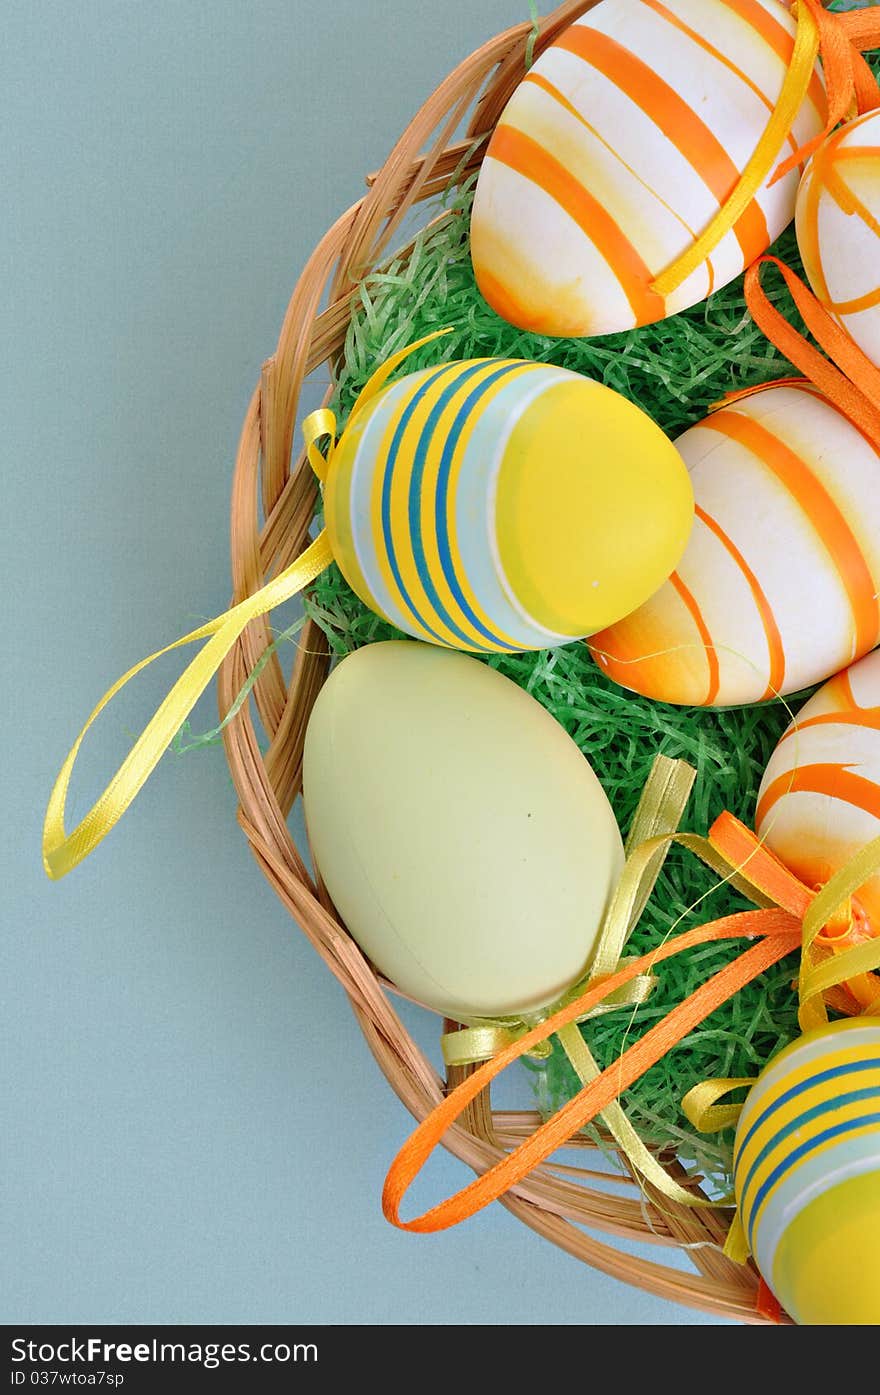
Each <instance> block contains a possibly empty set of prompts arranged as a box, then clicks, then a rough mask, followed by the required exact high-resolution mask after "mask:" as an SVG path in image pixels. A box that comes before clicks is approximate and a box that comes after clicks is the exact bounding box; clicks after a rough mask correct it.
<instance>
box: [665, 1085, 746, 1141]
mask: <svg viewBox="0 0 880 1395" xmlns="http://www.w3.org/2000/svg"><path fill="white" fill-rule="evenodd" d="M754 1083H755V1082H754V1079H753V1078H752V1077H751V1076H731V1077H730V1078H729V1079H725V1080H722V1079H719V1080H701V1081H700V1083H699V1085H695V1086H694V1087H693V1089H692V1090H688V1092H687V1094H686V1095H685V1097H684V1099H683V1100H682V1102H681V1109H682V1113H683V1114H684V1116H685V1118H686V1119H687V1120H689V1122H690V1123H691V1124H692V1125H693V1127H694V1128H695V1129H696V1130H697V1132H698V1133H720V1132H721V1130H722V1129H729V1128H733V1127H734V1125H735V1124H736V1123H737V1121H738V1119H739V1116H740V1114H741V1113H742V1102H740V1103H739V1104H719V1103H718V1100H720V1099H723V1098H724V1096H725V1095H729V1094H731V1093H732V1091H734V1090H741V1089H743V1088H748V1089H751V1087H752V1085H754Z"/></svg>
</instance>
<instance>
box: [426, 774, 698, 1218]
mask: <svg viewBox="0 0 880 1395" xmlns="http://www.w3.org/2000/svg"><path fill="white" fill-rule="evenodd" d="M695 777H696V772H695V770H694V769H693V767H692V766H690V765H688V764H687V762H686V761H681V760H669V759H668V758H667V757H666V756H658V757H657V759H656V760H655V762H654V764H653V766H652V768H651V773H650V775H649V776H648V779H647V781H646V783H645V788H644V789H643V791H642V796H641V799H640V800H639V805H638V808H637V809H636V813H635V816H634V818H633V822H632V826H631V828H630V832H629V837H628V839H627V844H626V853H627V860H626V863H625V865H624V869H623V872H622V874H621V877H620V880H619V882H618V884H617V887H616V888H615V891H614V895H613V896H612V898H611V901H610V903H609V906H608V909H607V911H606V913H605V916H604V918H603V921H602V926H601V929H600V932H599V937H598V941H597V945H596V950H595V953H594V955H593V960H592V964H591V967H590V971H589V973H588V974H587V976H586V978H584V979H582V980H581V981H580V982H578V983H577V984H575V985H574V986H573V987H572V988H570V989H568V991H567V992H566V993H564V994H563V995H562V996H561V997H560V998H559V999H558V1000H557V1001H556V1002H555V1003H553V1004H552V1005H551V1006H550V1007H547V1008H545V1009H544V1010H543V1012H542V1013H541V1014H540V1015H539V1016H533V1017H531V1018H522V1019H511V1018H502V1019H498V1020H497V1021H495V1022H491V1021H488V1020H480V1021H474V1020H472V1022H471V1024H470V1025H469V1026H467V1027H465V1028H463V1029H462V1030H460V1031H456V1032H448V1033H446V1034H445V1035H444V1037H443V1038H442V1041H441V1046H442V1050H443V1057H444V1060H445V1061H446V1064H447V1065H458V1066H462V1065H476V1064H477V1063H478V1062H479V1061H486V1060H489V1059H490V1058H491V1057H492V1056H495V1055H497V1053H498V1052H499V1051H501V1050H503V1048H504V1047H505V1046H509V1045H510V1044H511V1043H512V1042H514V1041H516V1040H518V1039H519V1038H520V1037H522V1036H525V1034H526V1032H528V1031H530V1030H531V1029H532V1028H533V1027H534V1026H535V1025H536V1024H537V1022H539V1021H542V1020H544V1019H546V1018H547V1017H550V1016H552V1014H553V1013H555V1012H558V1011H559V1010H560V1009H561V1008H563V1007H565V1006H566V1005H567V1004H568V1003H570V1002H573V1001H574V999H575V998H577V997H579V996H580V995H581V994H582V993H583V992H584V989H585V988H586V987H587V985H588V984H589V983H592V982H593V981H594V980H595V979H597V978H599V977H606V976H607V975H608V974H610V973H614V971H615V970H616V969H617V968H619V967H620V965H621V957H620V956H621V952H622V950H623V948H624V946H625V945H626V942H627V940H628V939H629V937H630V935H631V934H632V931H633V929H634V928H635V926H636V925H637V923H638V921H639V919H640V917H641V914H642V912H643V910H644V908H645V905H646V904H647V902H648V899H649V897H650V895H651V892H652V891H653V889H654V885H655V883H656V881H657V878H658V876H659V875H660V871H661V869H662V867H663V863H664V860H665V858H666V854H667V852H668V851H669V848H670V847H671V846H672V843H673V842H674V841H680V840H687V844H688V845H689V846H690V845H691V844H700V845H701V848H700V852H701V855H703V854H704V852H705V849H703V848H702V844H703V843H704V842H705V840H703V839H698V838H696V837H695V836H694V835H688V834H683V835H677V834H676V830H677V829H678V825H679V823H680V821H681V818H682V815H683V814H684V810H685V806H686V804H687V801H688V798H689V797H690V792H691V789H692V787H693V783H694V779H695ZM706 849H708V844H706ZM653 985H654V979H653V977H652V976H651V975H647V974H642V975H640V976H639V978H637V979H635V980H634V981H633V983H632V984H628V985H627V986H626V988H625V989H622V990H619V991H618V992H617V993H614V994H609V996H608V998H607V999H606V1000H605V1001H604V1002H603V1003H601V1004H600V1005H599V1007H598V1008H595V1009H593V1010H592V1011H591V1012H589V1013H587V1014H586V1016H585V1017H583V1018H579V1019H578V1021H579V1022H583V1021H586V1020H587V1018H589V1017H593V1016H595V1015H596V1014H597V1013H599V1012H608V1011H614V1010H619V1009H620V1008H621V1007H626V1006H635V1005H637V1004H639V1003H642V1002H644V1001H645V999H646V998H647V997H648V995H649V993H650V992H651V989H652V987H653ZM557 1038H558V1040H559V1043H560V1045H561V1046H562V1049H563V1050H564V1051H565V1054H566V1056H567V1057H568V1059H569V1061H570V1062H571V1065H572V1066H573V1068H574V1070H575V1072H576V1074H577V1076H578V1079H579V1080H580V1081H581V1084H583V1085H586V1084H588V1083H589V1081H591V1080H594V1079H595V1078H596V1076H597V1075H599V1074H600V1067H599V1065H598V1063H597V1061H596V1059H595V1057H594V1056H593V1054H592V1052H591V1051H590V1049H589V1047H588V1046H587V1044H586V1042H585V1041H584V1039H583V1037H582V1035H581V1033H580V1031H579V1029H578V1025H577V1023H575V1022H571V1023H569V1024H568V1025H567V1026H566V1027H563V1028H562V1029H561V1030H560V1031H559V1032H558V1033H557ZM551 1051H552V1046H551V1044H550V1042H541V1043H540V1044H539V1045H538V1047H536V1049H535V1050H534V1051H533V1052H530V1053H528V1054H530V1055H532V1056H534V1057H536V1058H538V1059H540V1058H542V1057H545V1056H548V1055H549V1054H550V1052H551ZM601 1117H602V1119H603V1121H604V1123H605V1126H606V1128H607V1129H608V1131H609V1133H610V1134H611V1136H612V1138H613V1139H614V1141H615V1143H616V1144H617V1147H618V1148H619V1150H620V1152H621V1153H622V1155H623V1156H624V1157H625V1158H626V1159H627V1161H628V1162H629V1164H630V1166H631V1167H632V1169H633V1171H634V1173H635V1174H636V1176H641V1177H644V1178H645V1179H646V1180H647V1181H648V1182H650V1183H651V1184H652V1185H653V1186H654V1187H655V1188H656V1189H657V1190H658V1191H659V1192H661V1193H662V1194H663V1195H664V1196H666V1197H668V1198H669V1200H670V1201H675V1202H678V1203H679V1205H682V1206H709V1205H711V1203H710V1202H708V1201H706V1200H705V1199H704V1198H700V1197H695V1196H694V1195H693V1193H692V1192H690V1191H688V1190H687V1189H686V1188H685V1187H681V1186H679V1184H678V1183H677V1182H674V1181H673V1180H672V1178H671V1177H670V1176H669V1175H668V1174H667V1173H666V1171H665V1170H664V1168H663V1167H661V1165H660V1163H659V1162H658V1161H657V1159H656V1158H655V1157H654V1155H653V1153H651V1152H650V1150H649V1149H648V1148H647V1147H646V1145H645V1144H644V1143H643V1142H642V1140H641V1139H640V1138H639V1135H638V1134H637V1133H636V1130H635V1129H634V1128H633V1126H632V1124H631V1123H630V1121H629V1119H628V1118H627V1116H626V1114H625V1113H624V1110H623V1108H622V1107H621V1105H620V1104H619V1102H618V1101H617V1100H614V1101H612V1103H611V1104H609V1105H608V1106H607V1108H606V1109H605V1110H604V1111H603V1113H602V1115H601Z"/></svg>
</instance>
